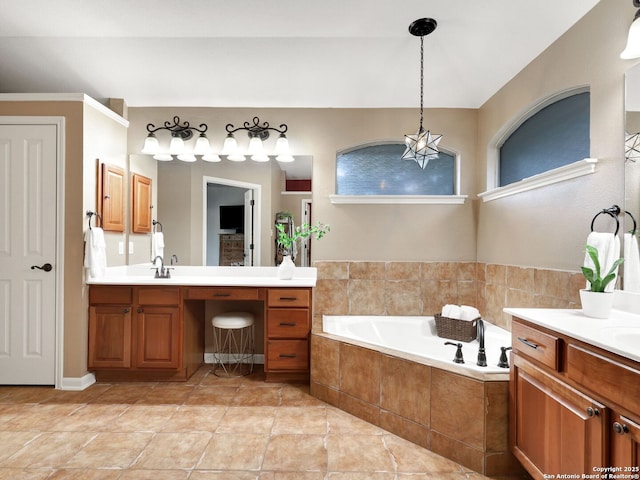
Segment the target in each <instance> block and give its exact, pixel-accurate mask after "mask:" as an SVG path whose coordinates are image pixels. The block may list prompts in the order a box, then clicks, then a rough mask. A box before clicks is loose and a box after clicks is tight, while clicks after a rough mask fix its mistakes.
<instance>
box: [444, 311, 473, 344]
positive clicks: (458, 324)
mask: <svg viewBox="0 0 640 480" xmlns="http://www.w3.org/2000/svg"><path fill="white" fill-rule="evenodd" d="M434 317H435V319H436V330H437V331H438V336H439V337H442V338H449V339H451V340H458V341H459V342H471V341H472V340H475V339H476V336H477V335H478V320H479V319H480V317H478V318H476V319H475V320H471V321H468V320H457V319H455V318H449V317H443V316H442V315H441V314H439V313H436V314H435V315H434Z"/></svg>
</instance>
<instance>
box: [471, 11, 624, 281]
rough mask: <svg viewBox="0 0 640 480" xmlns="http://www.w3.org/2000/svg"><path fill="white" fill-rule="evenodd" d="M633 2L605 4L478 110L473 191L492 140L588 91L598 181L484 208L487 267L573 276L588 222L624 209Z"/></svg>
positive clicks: (482, 253) (481, 184) (481, 179)
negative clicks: (557, 99) (537, 111)
mask: <svg viewBox="0 0 640 480" xmlns="http://www.w3.org/2000/svg"><path fill="white" fill-rule="evenodd" d="M633 13H634V9H633V7H632V5H631V2H620V1H618V0H602V1H601V2H600V3H599V4H598V5H596V7H595V8H594V9H593V10H592V11H591V12H590V13H588V14H587V15H586V16H585V17H584V18H583V19H582V20H581V21H580V22H578V23H577V24H576V25H575V26H574V27H573V28H572V29H570V30H569V31H568V32H567V33H566V34H565V35H563V36H562V37H561V38H560V39H559V40H558V41H557V42H555V43H554V44H553V45H552V46H551V47H549V48H548V49H547V50H546V51H545V52H544V53H542V54H541V55H540V56H539V57H538V58H537V59H536V60H534V61H533V62H532V63H531V64H530V65H529V66H528V67H526V68H525V69H524V70H523V71H521V72H520V73H519V74H518V75H517V76H516V77H515V78H514V79H513V80H511V81H510V82H509V83H508V84H507V85H505V87H504V88H502V89H501V90H500V91H498V92H497V93H496V94H495V95H494V96H493V98H491V99H490V100H489V101H488V102H486V103H485V105H483V106H482V108H480V110H479V116H478V145H479V148H478V173H479V175H478V185H477V189H478V191H480V192H481V191H483V190H485V188H486V182H485V180H486V178H485V176H484V175H483V172H485V171H486V168H487V158H488V157H489V156H490V149H491V148H492V147H493V146H494V144H495V141H496V136H497V135H498V134H499V133H500V132H501V131H502V130H503V129H504V128H505V126H506V125H508V124H509V122H511V121H512V120H513V119H514V118H518V117H519V116H520V115H521V113H522V112H524V111H526V110H528V109H529V108H531V107H532V106H534V105H536V104H537V103H539V102H540V101H542V100H544V99H545V98H547V97H549V96H552V95H554V94H555V93H557V92H559V91H563V90H567V89H572V88H575V87H579V86H585V85H586V86H589V87H590V91H591V157H594V158H597V159H598V165H597V167H596V170H597V171H596V173H595V174H594V175H588V176H585V177H580V178H578V179H574V180H570V181H566V182H562V183H559V184H557V185H553V186H548V187H544V188H541V189H538V190H534V191H530V192H526V193H521V194H518V195H515V196H512V197H508V198H503V199H499V200H495V201H492V202H488V203H481V204H480V206H479V228H478V256H477V260H478V261H480V262H486V263H501V264H508V265H520V266H533V267H547V268H556V269H564V270H574V271H575V270H578V268H579V265H580V264H581V263H582V260H583V258H584V244H585V240H586V237H587V235H588V234H589V231H590V230H589V227H590V224H591V219H592V218H593V216H594V215H595V214H596V213H597V212H599V211H600V210H602V209H603V208H608V207H610V206H611V205H612V204H618V205H623V202H624V140H623V135H624V111H623V110H624V100H623V99H624V72H625V70H626V69H627V68H628V67H629V66H631V65H633V63H634V62H629V61H623V60H620V58H619V54H620V52H621V51H622V49H623V48H624V45H625V42H626V32H628V30H629V25H630V23H631V20H632V19H633Z"/></svg>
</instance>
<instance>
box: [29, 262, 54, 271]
mask: <svg viewBox="0 0 640 480" xmlns="http://www.w3.org/2000/svg"><path fill="white" fill-rule="evenodd" d="M36 268H37V269H38V270H44V271H45V272H50V271H51V270H53V267H52V266H51V264H50V263H45V264H44V265H42V266H41V267H39V266H38V265H31V270H35V269H36Z"/></svg>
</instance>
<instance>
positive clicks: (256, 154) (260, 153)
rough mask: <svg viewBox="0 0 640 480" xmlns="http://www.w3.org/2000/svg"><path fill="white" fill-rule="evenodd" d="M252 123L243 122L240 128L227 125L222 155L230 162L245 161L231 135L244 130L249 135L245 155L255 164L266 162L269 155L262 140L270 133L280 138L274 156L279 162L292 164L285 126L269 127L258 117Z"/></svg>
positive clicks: (230, 124)
mask: <svg viewBox="0 0 640 480" xmlns="http://www.w3.org/2000/svg"><path fill="white" fill-rule="evenodd" d="M252 122H253V123H249V122H244V124H243V126H242V127H237V128H236V127H234V125H233V124H232V123H228V124H227V126H226V127H225V129H226V130H227V138H225V140H224V145H223V147H222V155H227V158H228V159H229V160H231V161H235V162H242V161H244V160H245V159H246V157H245V156H244V154H242V153H241V152H240V147H239V146H238V141H237V140H236V137H235V136H234V135H233V134H234V133H236V132H237V131H239V130H245V131H246V132H247V135H249V148H248V150H247V153H248V154H249V155H250V156H251V160H254V161H256V162H268V161H269V155H268V154H267V153H266V151H265V149H264V144H263V143H262V142H263V141H264V140H266V139H267V138H269V133H270V132H271V131H273V132H276V133H278V134H279V135H280V136H279V137H278V140H276V146H275V150H274V155H275V156H276V160H277V161H279V162H293V157H292V156H291V153H290V151H289V140H287V136H286V135H285V133H286V132H287V129H288V127H287V125H286V124H284V123H283V124H281V125H280V128H275V127H270V126H269V122H262V124H260V119H259V118H258V117H253V120H252Z"/></svg>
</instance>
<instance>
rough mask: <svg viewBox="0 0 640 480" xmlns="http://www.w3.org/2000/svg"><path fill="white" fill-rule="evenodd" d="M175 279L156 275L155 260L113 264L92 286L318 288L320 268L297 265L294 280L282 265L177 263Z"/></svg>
mask: <svg viewBox="0 0 640 480" xmlns="http://www.w3.org/2000/svg"><path fill="white" fill-rule="evenodd" d="M170 268H172V270H171V278H154V274H155V267H154V266H153V265H152V264H151V263H145V264H138V265H128V266H122V267H109V268H107V271H106V273H105V275H104V276H101V277H97V278H93V277H89V278H88V279H87V283H88V284H89V285H184V286H205V287H207V286H210V287H315V286H316V279H317V269H316V268H313V267H296V269H295V273H294V275H293V278H292V279H291V280H280V279H279V278H278V267H195V266H182V265H175V266H173V267H170Z"/></svg>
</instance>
